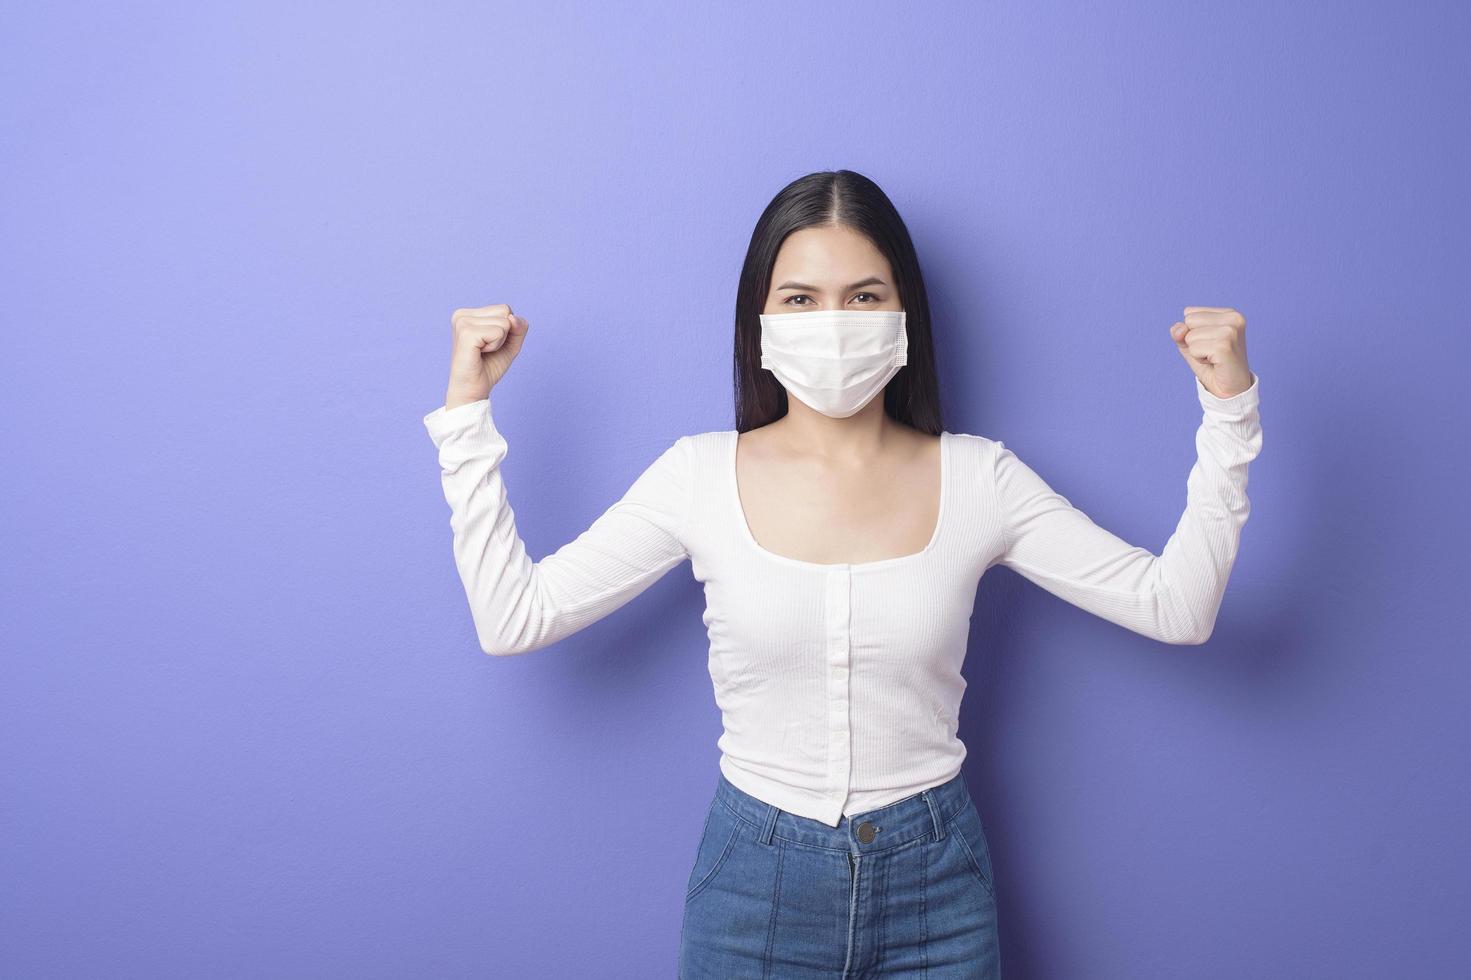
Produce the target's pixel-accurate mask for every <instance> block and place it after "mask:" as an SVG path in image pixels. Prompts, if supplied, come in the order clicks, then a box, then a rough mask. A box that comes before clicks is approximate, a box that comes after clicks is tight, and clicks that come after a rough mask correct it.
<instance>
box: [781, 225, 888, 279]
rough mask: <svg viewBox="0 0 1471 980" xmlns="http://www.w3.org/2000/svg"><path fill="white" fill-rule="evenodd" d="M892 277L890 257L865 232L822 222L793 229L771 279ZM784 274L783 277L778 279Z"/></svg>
mask: <svg viewBox="0 0 1471 980" xmlns="http://www.w3.org/2000/svg"><path fill="white" fill-rule="evenodd" d="M869 275H875V276H880V277H882V278H884V279H889V278H890V269H889V260H888V259H886V258H884V253H883V252H880V251H879V250H878V247H877V246H875V245H874V244H873V242H871V241H869V239H868V237H867V236H866V235H863V234H861V233H860V232H857V231H854V230H853V229H852V228H849V227H848V226H846V225H821V226H815V227H811V228H803V229H801V230H799V231H794V232H792V233H791V234H790V235H788V236H787V237H786V240H785V241H783V242H782V244H781V248H780V249H779V250H778V251H777V253H776V262H775V264H774V265H773V266H772V278H773V279H775V280H776V281H781V279H784V278H786V277H788V276H792V277H796V278H799V279H801V280H802V281H803V282H812V283H815V282H816V281H818V280H829V279H830V280H833V281H835V282H836V281H841V282H844V283H847V282H853V281H855V280H856V279H861V278H863V277H864V276H869ZM778 277H781V278H778Z"/></svg>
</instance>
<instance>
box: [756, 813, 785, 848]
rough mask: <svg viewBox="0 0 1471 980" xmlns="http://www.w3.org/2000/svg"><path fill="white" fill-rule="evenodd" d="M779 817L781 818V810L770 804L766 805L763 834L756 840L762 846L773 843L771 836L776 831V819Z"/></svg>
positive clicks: (762, 827) (762, 826)
mask: <svg viewBox="0 0 1471 980" xmlns="http://www.w3.org/2000/svg"><path fill="white" fill-rule="evenodd" d="M779 816H781V809H780V808H778V807H776V806H773V805H772V804H770V803H768V804H766V819H765V820H764V821H763V822H762V825H761V833H760V835H759V836H758V837H757V838H756V839H757V840H759V841H760V842H761V843H762V844H768V845H769V844H770V843H771V835H772V834H773V833H774V832H775V831H776V818H777V817H779Z"/></svg>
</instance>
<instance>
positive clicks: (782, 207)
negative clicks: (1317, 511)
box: [735, 170, 944, 436]
mask: <svg viewBox="0 0 1471 980" xmlns="http://www.w3.org/2000/svg"><path fill="white" fill-rule="evenodd" d="M814 225H846V226H847V227H849V228H852V229H853V230H854V231H857V232H859V233H861V234H863V235H865V236H867V237H868V239H869V240H870V241H872V242H873V244H874V246H875V247H876V248H878V250H879V251H880V252H882V253H883V254H884V256H885V257H886V258H887V259H888V260H889V266H890V267H891V268H892V269H893V270H894V277H895V279H897V280H898V282H897V283H896V285H897V288H898V290H899V303H900V305H901V306H902V307H903V308H904V311H905V317H904V328H905V331H906V333H908V335H909V359H908V362H907V363H906V364H905V365H904V366H903V367H901V368H900V369H899V373H898V374H896V375H894V377H893V378H892V379H891V380H890V381H889V383H888V385H887V386H886V387H885V388H884V395H883V397H884V411H885V412H887V413H888V414H889V416H890V417H891V418H893V419H894V420H895V421H896V422H901V423H903V424H905V425H908V426H910V427H912V428H914V429H918V430H919V431H920V432H925V433H928V434H930V435H932V436H933V435H939V434H940V432H941V431H943V428H944V425H943V422H942V420H941V417H940V385H939V379H938V378H937V377H936V375H935V345H934V342H933V339H932V337H931V334H930V300H929V295H928V294H927V293H926V292H925V286H924V275H923V274H922V273H921V272H920V270H919V257H918V256H917V255H915V252H914V242H913V241H912V240H911V239H910V237H909V229H908V228H906V227H905V226H904V219H903V218H900V217H899V212H898V210H896V209H895V207H894V204H893V202H892V201H890V200H889V197H888V195H887V194H885V193H884V192H883V190H882V189H880V187H879V185H878V184H875V183H874V182H873V181H872V180H870V179H869V178H867V177H865V176H863V175H862V174H860V173H855V172H853V171H852V170H821V171H818V172H816V173H810V174H808V175H807V176H805V177H799V178H797V179H796V180H794V181H792V182H791V183H790V184H788V185H787V186H785V187H783V188H782V189H781V192H780V193H778V194H777V195H776V197H774V198H772V200H771V203H770V204H768V205H767V206H766V210H765V211H763V212H761V217H760V218H759V219H758V220H757V221H756V229H755V231H753V232H752V233H751V245H750V247H749V248H748V249H747V250H746V263H745V265H744V266H743V267H742V268H741V280H740V285H739V286H738V287H737V290H736V310H735V427H736V431H738V432H746V431H749V430H751V429H756V428H759V427H761V426H763V425H766V424H767V423H769V422H774V421H776V420H777V419H779V418H781V417H782V416H783V415H785V414H786V413H787V390H786V389H785V388H783V387H782V385H781V382H780V381H778V380H776V376H775V375H774V374H772V373H771V372H770V371H767V370H766V369H765V368H763V367H762V366H761V320H760V315H761V311H762V310H764V309H765V308H766V295H767V293H768V292H770V290H771V269H772V266H774V265H775V264H776V253H777V252H778V251H779V250H780V249H781V244H782V242H783V241H785V240H786V237H787V236H788V235H790V234H791V233H792V232H794V231H798V230H800V229H802V228H810V227H812V226H814Z"/></svg>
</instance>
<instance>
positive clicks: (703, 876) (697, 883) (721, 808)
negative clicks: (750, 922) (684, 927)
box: [684, 800, 741, 904]
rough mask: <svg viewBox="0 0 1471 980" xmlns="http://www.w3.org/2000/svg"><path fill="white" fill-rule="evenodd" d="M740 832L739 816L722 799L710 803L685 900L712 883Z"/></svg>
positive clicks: (733, 847)
mask: <svg viewBox="0 0 1471 980" xmlns="http://www.w3.org/2000/svg"><path fill="white" fill-rule="evenodd" d="M740 832H741V820H740V818H739V817H737V816H736V815H735V814H734V813H731V812H730V810H729V809H727V808H726V807H725V805H724V804H722V803H721V802H720V801H719V800H716V801H714V802H713V803H711V804H710V812H709V814H707V815H706V817H705V829H704V830H703V831H702V832H701V833H700V846H699V849H698V850H697V851H696V852H695V866H694V867H693V868H691V869H690V877H689V882H688V884H687V885H686V886H685V891H684V900H685V903H686V904H688V903H689V902H690V900H692V899H693V898H694V897H695V896H696V895H698V894H699V893H700V892H702V891H704V890H705V889H706V888H708V887H710V883H711V882H713V881H714V880H715V876H716V875H718V874H719V873H720V869H721V868H723V867H725V864H726V861H728V860H729V859H730V854H731V851H733V850H734V849H735V845H736V839H737V838H738V837H739V836H740Z"/></svg>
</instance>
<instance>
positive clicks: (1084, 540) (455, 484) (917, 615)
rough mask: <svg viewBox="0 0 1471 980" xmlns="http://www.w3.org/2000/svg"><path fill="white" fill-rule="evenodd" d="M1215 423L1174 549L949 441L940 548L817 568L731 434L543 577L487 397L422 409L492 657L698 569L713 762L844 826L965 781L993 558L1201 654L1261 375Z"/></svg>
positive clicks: (649, 476) (646, 485)
mask: <svg viewBox="0 0 1471 980" xmlns="http://www.w3.org/2000/svg"><path fill="white" fill-rule="evenodd" d="M1195 387H1196V393H1197V395H1198V397H1199V399H1200V404H1201V407H1202V409H1203V417H1202V419H1201V423H1200V427H1199V428H1198V429H1197V430H1196V434H1195V446H1196V451H1197V459H1196V460H1195V463H1194V465H1193V466H1192V468H1191V470H1190V473H1189V476H1188V478H1187V480H1186V505H1185V511H1184V513H1183V514H1182V515H1181V517H1180V520H1179V523H1178V525H1177V527H1176V528H1175V531H1174V533H1173V534H1172V535H1171V536H1170V539H1169V540H1168V541H1167V542H1166V543H1165V546H1164V548H1163V550H1162V551H1161V553H1160V554H1158V555H1155V554H1153V553H1151V552H1150V551H1148V550H1146V549H1144V548H1141V547H1136V546H1134V545H1131V544H1129V543H1128V542H1127V541H1124V540H1122V539H1121V538H1119V537H1116V536H1115V535H1114V534H1112V533H1110V532H1109V531H1107V530H1105V529H1103V528H1102V527H1099V526H1098V525H1097V524H1095V523H1093V521H1092V520H1091V519H1089V517H1088V516H1087V515H1086V514H1084V513H1083V512H1082V511H1081V510H1079V509H1078V508H1076V507H1074V506H1073V505H1072V504H1071V503H1070V502H1069V501H1068V500H1067V498H1065V497H1063V496H1061V495H1060V494H1058V493H1056V492H1055V491H1053V490H1052V489H1051V488H1050V487H1049V486H1048V485H1047V483H1045V482H1044V481H1043V480H1042V478H1041V477H1040V476H1038V475H1037V473H1035V472H1034V471H1033V470H1032V469H1031V468H1030V467H1028V466H1027V464H1026V463H1024V462H1022V461H1021V460H1020V459H1019V458H1018V457H1017V456H1016V454H1015V453H1013V452H1012V451H1011V450H1010V449H1008V448H1006V446H1005V445H1003V443H1002V442H1001V441H1000V440H993V439H990V438H987V437H985V436H980V435H972V434H968V433H956V432H945V433H942V434H941V437H940V440H941V442H940V459H941V467H942V479H941V496H940V516H939V520H938V521H937V523H936V527H935V531H934V535H933V537H932V538H931V539H930V542H929V543H928V544H927V545H926V546H925V547H924V549H923V550H921V551H918V552H915V553H913V554H909V555H904V556H900V557H896V558H889V559H884V560H881V561H870V562H856V563H844V564H818V563H812V562H805V561H799V560H797V559H794V558H789V557H786V556H783V555H778V554H775V553H773V552H770V551H768V550H766V549H765V548H763V547H762V546H761V545H759V544H758V543H757V542H756V539H755V538H754V536H753V535H752V534H751V532H750V528H749V527H748V526H747V524H746V520H745V515H744V512H743V511H742V509H741V505H740V500H739V497H738V495H737V491H736V476H735V474H736V470H735V458H736V457H735V449H736V439H737V433H736V431H735V430H724V431H711V432H701V433H696V434H692V435H685V436H680V437H679V438H678V439H676V440H675V441H674V443H673V444H672V445H670V446H669V447H668V448H667V449H666V450H664V451H663V452H662V453H661V454H660V455H659V457H658V458H657V459H655V460H654V461H653V462H652V463H651V464H650V465H649V466H648V467H647V468H646V469H645V470H644V471H643V472H642V473H641V474H640V475H639V477H638V478H637V480H635V481H634V483H633V485H632V486H630V487H629V489H628V491H627V492H626V493H625V494H624V495H623V497H622V498H621V499H620V500H618V501H617V502H616V503H614V504H613V505H612V506H611V507H609V508H608V509H607V511H606V512H604V513H603V514H602V515H601V516H599V517H598V518H597V520H595V521H594V522H593V523H592V524H591V526H589V527H588V528H587V529H586V530H585V531H583V532H582V533H581V534H580V535H578V536H577V537H576V539H574V540H572V541H569V542H567V543H566V544H564V545H563V546H562V547H560V548H558V549H557V550H556V552H555V553H553V554H550V555H547V556H546V557H545V558H542V559H541V560H540V561H537V562H533V561H532V560H531V558H530V557H529V556H528V555H527V552H526V548H525V545H524V544H523V542H522V541H521V538H520V536H519V535H518V533H517V531H516V523H515V516H514V514H513V512H512V510H511V505H510V502H509V499H508V496H507V492H506V484H505V481H504V480H503V478H502V475H501V471H500V464H501V462H502V461H503V460H504V459H505V458H506V454H507V443H506V440H505V438H504V436H502V434H501V433H500V432H499V431H498V430H497V428H496V426H495V423H494V421H493V420H492V417H491V411H490V399H489V398H485V399H481V400H480V401H476V402H471V403H469V404H465V405H461V406H458V407H456V408H453V409H446V408H445V407H444V406H441V407H439V408H437V409H435V410H434V411H432V412H430V413H429V414H428V415H426V416H424V425H425V426H426V428H427V429H428V432H429V435H430V437H431V438H432V440H433V442H434V444H435V445H436V447H437V448H438V452H439V464H440V471H441V481H442V485H443V489H444V496H445V499H446V500H447V501H448V503H449V506H450V528H451V530H452V532H453V535H454V557H455V564H456V567H457V568H458V571H459V575H460V578H461V580H462V582H463V583H464V587H465V594H466V597H467V598H468V599H469V603H470V613H471V617H472V619H473V621H474V624H475V630H476V634H477V636H478V638H479V643H480V646H481V648H482V649H483V650H484V651H485V652H486V653H490V654H496V655H507V654H519V653H525V652H528V651H532V650H538V649H541V648H543V647H546V646H548V645H550V644H552V643H555V642H557V641H558V640H560V639H563V638H564V637H566V636H568V635H570V634H572V633H575V632H576V631H578V630H580V629H583V628H584V627H586V626H588V625H590V624H592V623H594V622H596V621H597V620H599V619H601V618H602V617H604V616H607V615H608V614H609V613H611V612H613V611H614V610H616V609H618V608H620V607H621V606H623V605H624V604H625V603H627V602H629V601H630V600H632V599H633V598H634V597H635V596H637V595H639V594H640V593H641V592H643V591H644V590H645V589H647V588H648V587H649V586H651V585H653V584H654V582H655V581H657V580H658V579H659V578H660V577H661V576H663V575H664V574H665V573H666V572H668V571H669V570H670V569H672V568H674V567H676V566H677V565H679V564H681V563H682V562H684V560H685V559H689V560H690V565H691V569H692V571H693V574H694V576H695V578H696V579H697V580H698V581H700V582H702V583H703V584H704V589H705V613H704V621H705V625H706V627H707V630H708V633H709V638H710V651H709V668H710V677H711V680H712V681H713V682H714V685H715V701H716V704H717V706H718V707H719V709H720V711H721V714H722V718H723V724H724V732H723V734H722V735H721V737H720V739H719V742H718V748H719V749H720V753H721V756H720V769H721V771H722V772H723V773H724V774H725V776H726V778H728V779H729V780H730V781H731V782H732V783H734V784H735V785H736V786H737V787H739V788H740V789H742V790H744V791H746V792H747V793H750V794H751V795H752V796H755V797H757V798H758V799H761V800H764V801H766V802H768V803H771V804H773V805H775V806H777V807H780V808H781V809H783V810H786V811H788V812H790V813H795V814H798V815H800V816H804V817H809V818H812V819H815V820H820V821H822V822H823V823H825V824H828V825H829V826H834V827H835V826H837V825H838V823H839V822H840V820H841V817H842V816H843V815H844V814H848V815H853V814H856V813H860V812H864V811H868V810H873V809H876V808H878V807H882V806H885V805H887V804H889V803H893V802H896V801H898V800H901V799H904V798H905V797H907V796H910V795H913V794H915V793H918V792H920V791H921V790H924V789H928V788H930V787H932V786H937V785H939V784H940V783H943V782H945V781H946V780H948V779H950V778H951V777H952V776H954V775H955V774H956V773H958V772H959V771H960V768H961V763H962V761H963V760H964V758H965V754H966V749H965V745H964V744H963V743H962V741H961V740H960V738H959V737H958V736H957V730H958V727H959V716H960V702H961V695H962V694H963V692H964V690H965V685H966V682H965V679H964V678H963V677H962V676H961V665H962V663H963V661H964V659H965V653H966V647H967V638H968V634H969V627H970V616H971V611H972V609H973V607H974V604H975V595H976V589H977V586H978V585H979V583H980V579H981V576H982V575H984V574H985V572H986V571H987V570H988V569H989V568H991V566H993V565H1004V566H1006V567H1007V568H1011V569H1013V570H1014V571H1016V572H1017V573H1019V574H1020V575H1022V576H1024V577H1025V578H1027V579H1028V580H1030V581H1032V582H1034V583H1036V584H1037V585H1039V586H1041V587H1042V588H1043V589H1045V590H1047V591H1048V592H1051V593H1053V594H1054V595H1057V596H1059V597H1061V598H1062V599H1064V600H1066V601H1067V602H1070V603H1072V604H1073V605H1075V606H1078V607H1080V608H1082V609H1085V610H1087V611H1089V612H1091V613H1094V614H1096V615H1098V616H1100V617H1102V618H1104V619H1106V620H1109V621H1110V622H1113V623H1116V624H1118V625H1119V626H1122V627H1125V628H1126V629H1130V630H1133V631H1134V632H1136V633H1140V634H1143V635H1144V636H1148V637H1151V638H1153V639H1156V640H1160V641H1162V642H1164V643H1177V644H1187V643H1189V644H1194V643H1203V642H1204V641H1205V640H1206V638H1207V637H1209V636H1210V634H1211V631H1212V629H1213V628H1214V626H1215V620H1216V614H1217V612H1218V610H1219V609H1220V605H1221V600H1222V597H1223V595H1224V594H1225V590H1226V580H1227V577H1228V576H1229V574H1230V571H1231V566H1232V564H1233V563H1234V561H1235V557H1236V552H1237V545H1238V542H1239V540H1240V534H1241V529H1242V525H1243V524H1245V522H1246V518H1247V514H1248V512H1249V509H1250V504H1249V502H1248V500H1247V496H1246V477H1247V464H1248V463H1249V462H1250V461H1251V460H1252V459H1253V458H1255V457H1256V455H1257V454H1258V453H1259V452H1260V451H1261V425H1260V419H1259V414H1258V381H1257V378H1256V376H1255V375H1253V377H1252V385H1251V387H1250V388H1248V389H1247V390H1245V391H1243V392H1241V393H1239V394H1237V395H1235V396H1233V397H1231V398H1218V397H1216V396H1215V395H1213V394H1211V393H1210V392H1209V391H1208V390H1207V389H1206V388H1205V386H1204V385H1202V384H1201V383H1200V381H1199V380H1198V379H1197V380H1196V381H1195Z"/></svg>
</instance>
